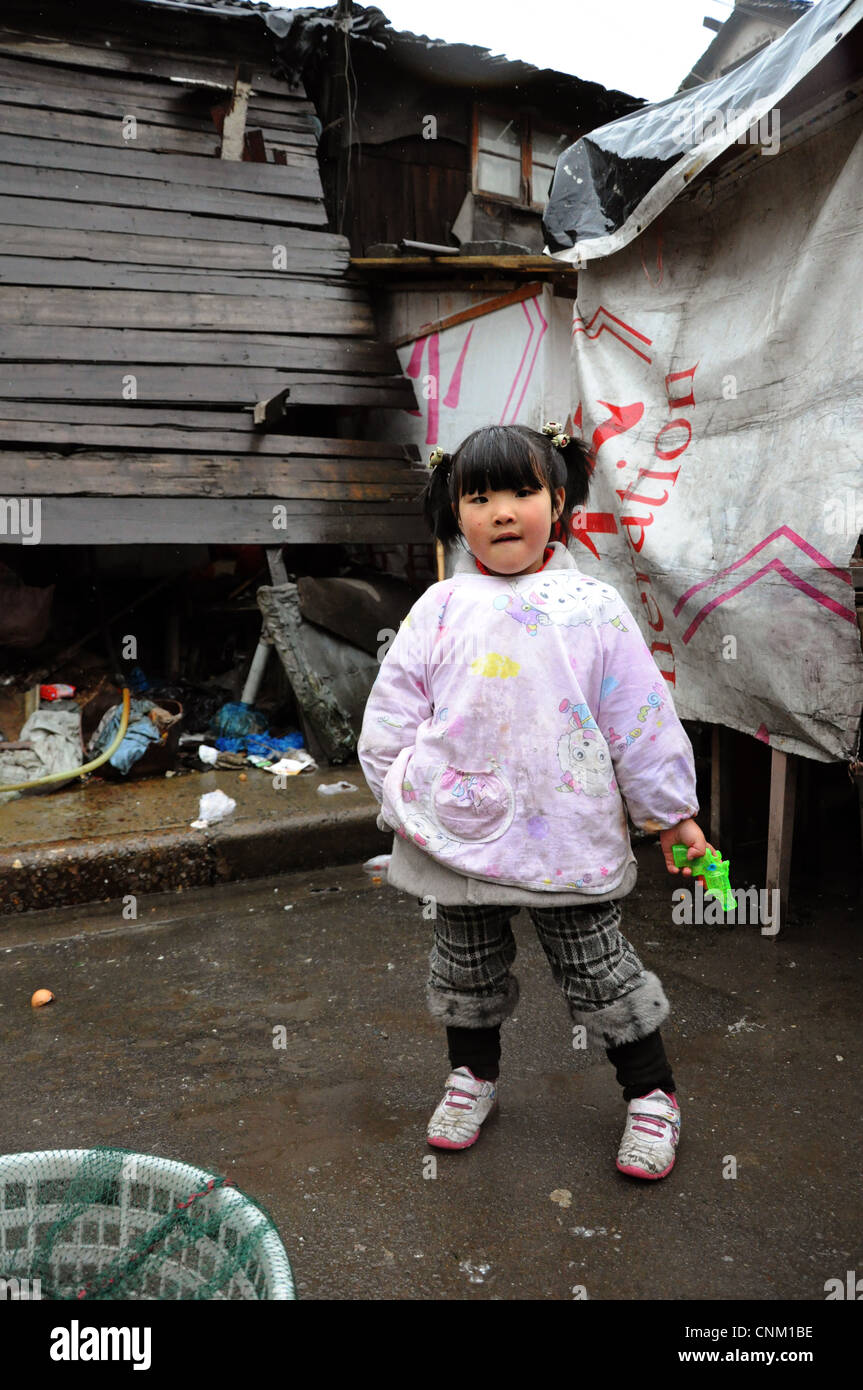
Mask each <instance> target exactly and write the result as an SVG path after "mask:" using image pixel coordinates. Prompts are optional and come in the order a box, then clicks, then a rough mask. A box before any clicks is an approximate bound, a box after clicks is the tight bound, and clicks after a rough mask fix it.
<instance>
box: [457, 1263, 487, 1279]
mask: <svg viewBox="0 0 863 1390" xmlns="http://www.w3.org/2000/svg"><path fill="white" fill-rule="evenodd" d="M459 1269H460V1270H461V1272H462V1274H466V1275H467V1276H468V1283H470V1284H484V1283H485V1276H486V1275H487V1274H488V1273H489V1271H490V1270H491V1265H487V1264H481V1265H474V1264H471V1262H470V1260H462V1261H461V1262H460V1264H459Z"/></svg>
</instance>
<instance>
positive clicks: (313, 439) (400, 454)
mask: <svg viewBox="0 0 863 1390" xmlns="http://www.w3.org/2000/svg"><path fill="white" fill-rule="evenodd" d="M52 415H53V416H54V417H55V418H54V420H53V424H55V425H60V426H66V425H68V424H71V425H73V426H75V427H76V428H81V429H90V428H92V429H94V430H96V431H98V430H99V429H100V428H101V427H102V426H108V425H111V426H118V427H120V428H124V427H131V426H137V427H138V433H137V448H138V451H139V452H140V450H141V449H142V441H143V439H144V438H145V435H146V438H147V439H149V438H150V437H151V436H150V433H149V431H150V430H151V429H152V428H156V427H162V428H166V429H167V428H171V429H173V430H174V431H175V434H176V437H175V438H172V439H171V441H170V444H169V446H168V447H170V448H171V449H172V450H174V449H176V448H180V449H188V448H192V449H195V448H196V447H197V445H198V442H199V440H200V439H201V438H202V437H203V434H205V433H206V431H207V430H211V431H214V432H215V431H218V436H219V438H221V436H222V435H224V434H230V433H233V438H232V439H231V441H230V447H231V449H232V451H233V452H234V453H236V454H243V453H247V452H254V453H262V454H266V453H279V454H281V455H282V456H283V457H288V456H290V457H297V458H300V457H308V458H332V459H342V458H357V459H363V460H365V461H366V462H368V461H369V460H379V461H382V462H392V461H398V462H399V463H400V466H408V465H413V464H414V463H415V462H416V461H417V460H419V457H420V452H419V449H418V448H417V446H416V444H398V443H395V442H393V441H391V440H379V439H328V438H327V437H326V436H323V435H301V434H278V435H276V434H272V435H269V436H264V435H261V434H259V433H258V432H257V431H256V430H255V429H254V428H253V425H252V414H251V411H242V410H237V411H233V412H229V411H221V410H201V411H192V410H181V409H179V408H177V407H171V406H159V407H158V410H155V409H154V408H153V407H152V406H151V407H149V408H148V409H145V408H144V407H143V406H138V405H123V406H120V405H116V406H103V405H74V404H72V405H70V404H67V403H65V402H64V403H62V404H58V403H56V402H54V403H52V404H45V403H42V402H38V401H35V402H34V401H5V402H4V403H3V408H2V415H0V418H2V419H3V420H5V421H6V422H7V423H16V422H20V421H26V420H28V418H29V419H30V423H31V424H35V425H39V424H44V425H50V424H51V423H52V421H51V418H50V417H51V416H52ZM49 437H50V436H46V439H47V438H49ZM190 441H191V442H190ZM81 442H82V443H86V442H89V441H88V439H87V436H86V435H85V434H82V436H81ZM271 446H272V447H271ZM202 447H208V446H202ZM58 457H60V455H58ZM421 466H422V467H423V468H425V467H426V465H425V464H422V465H421Z"/></svg>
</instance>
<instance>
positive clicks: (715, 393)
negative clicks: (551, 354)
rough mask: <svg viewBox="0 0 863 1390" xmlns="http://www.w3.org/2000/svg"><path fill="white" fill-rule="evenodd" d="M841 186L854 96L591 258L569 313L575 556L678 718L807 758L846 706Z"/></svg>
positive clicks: (860, 241)
mask: <svg viewBox="0 0 863 1390" xmlns="http://www.w3.org/2000/svg"><path fill="white" fill-rule="evenodd" d="M861 187H863V133H861V122H860V119H859V113H858V114H855V112H854V111H853V109H852V110H849V111H847V112H846V114H845V115H844V117H843V118H842V119H837V120H835V121H834V123H833V124H832V125H829V126H825V127H821V128H818V127H816V128H814V129H813V131H812V133H811V134H810V136H809V138H808V139H806V140H805V141H802V142H800V143H797V144H792V145H790V146H789V148H787V149H785V148H783V150H782V152H781V153H780V155H779V156H778V157H777V158H769V159H768V158H761V157H758V158H757V159H755V160H754V161H753V163H752V164H751V165H750V166H749V169H748V172H747V173H746V175H745V177H744V178H741V179H739V180H737V181H736V182H733V181H731V180H729V181H728V182H727V183H726V184H725V186H724V188H715V187H713V186H712V182H707V183H705V186H704V187H703V189H702V191H701V193H700V194H697V195H696V196H694V197H693V198H691V199H678V200H677V201H676V202H675V203H674V204H673V205H672V206H671V207H669V208H668V209H667V210H666V211H665V213H664V214H663V219H662V236H661V238H660V235H659V230H658V229H657V228H651V229H649V230H648V231H647V232H646V233H644V234H643V235H642V236H641V237H639V238H638V239H637V240H635V241H633V242H631V243H630V244H629V245H628V246H625V247H623V249H622V250H620V251H618V252H617V254H616V255H614V256H608V257H605V258H603V259H601V260H595V261H591V262H590V264H589V265H588V266H587V267H586V269H584V270H583V271H581V272H580V274H579V286H578V301H577V303H576V304H574V305H573V308H572V321H571V332H572V337H571V344H572V353H571V363H572V380H571V385H570V390H571V393H572V394H571V399H572V403H573V414H574V417H575V423H576V427H577V428H578V427H580V428H581V432H582V434H583V435H584V437H585V438H586V439H587V440H589V441H592V443H593V445H594V448H595V450H596V456H597V467H596V472H595V474H594V479H593V482H592V484H591V493H590V513H589V514H588V516H587V518H586V523H585V526H584V529H583V530H580V531H576V532H575V533H574V536H573V540H572V542H571V544H572V546H573V549H574V550H575V553H576V559H577V562H578V563H579V565H580V566H582V568H584V569H586V570H587V571H588V572H590V573H597V574H601V575H602V576H603V577H605V578H607V579H608V580H609V581H610V582H611V583H613V584H614V585H615V586H616V587H617V588H619V589H620V590H621V592H622V593H623V595H624V597H625V599H626V601H627V603H628V605H629V607H630V609H631V610H632V611H633V612H634V613H636V614H639V615H640V624H641V628H642V632H643V634H644V636H645V638H646V640H647V642H648V645H650V646H651V647H652V649H653V653H654V657H655V659H656V661H657V664H658V665H659V667H660V670H661V671H662V672H663V674H664V675H665V677H666V679H667V680H668V681H669V684H670V688H671V689H672V690H673V692H674V701H675V705H676V707H677V712H678V714H679V715H681V716H682V717H684V718H688V719H699V720H706V721H707V722H709V723H713V724H719V725H724V726H726V727H728V728H733V729H738V730H741V731H742V732H744V733H748V734H750V735H754V736H755V737H756V738H758V739H760V740H761V741H762V742H763V743H765V744H768V745H769V746H770V747H772V748H776V749H778V750H779V751H780V752H785V753H796V754H802V755H804V756H808V757H812V758H816V759H819V760H823V761H833V760H835V761H845V760H850V758H851V757H852V756H853V752H854V747H855V742H856V737H857V730H858V724H859V719H860V706H861V700H863V655H861V650H860V634H859V631H858V627H857V621H856V615H855V604H854V588H853V583H852V576H851V572H850V566H849V561H850V559H851V555H852V552H853V550H854V547H855V544H856V541H857V536H858V533H859V531H860V528H861V524H863V506H861V502H860V460H859V453H860V420H861V417H863V379H861V374H860V347H859V332H858V334H857V337H856V338H855V319H854V314H855V309H856V304H857V301H858V299H859V286H860V266H861V264H863V225H861V221H860V215H859V201H860V188H861ZM620 732H621V733H623V732H628V731H624V730H622V729H621V730H620ZM632 732H633V733H635V734H638V732H639V728H638V724H637V721H633V727H632Z"/></svg>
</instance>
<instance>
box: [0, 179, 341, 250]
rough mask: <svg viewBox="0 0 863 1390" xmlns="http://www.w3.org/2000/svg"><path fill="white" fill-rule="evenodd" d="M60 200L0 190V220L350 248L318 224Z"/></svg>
mask: <svg viewBox="0 0 863 1390" xmlns="http://www.w3.org/2000/svg"><path fill="white" fill-rule="evenodd" d="M82 202H83V203H84V206H80V205H79V204H78V203H75V202H68V201H67V202H61V201H59V200H57V199H55V198H53V197H44V198H43V197H29V196H27V194H26V192H25V194H24V196H21V197H6V196H4V195H3V194H2V193H0V221H2V222H4V223H8V224H9V225H14V226H28V227H55V228H58V229H60V228H65V227H68V228H70V229H74V230H79V231H80V230H84V231H86V230H87V229H88V228H91V227H92V228H93V229H94V230H102V231H108V232H123V233H136V234H139V235H143V236H147V235H151V236H164V237H171V238H174V237H177V238H180V239H186V238H197V239H200V240H202V241H214V242H216V241H221V242H231V243H234V244H244V245H245V244H248V245H250V246H251V245H253V246H265V247H268V248H269V249H270V252H272V248H273V246H290V247H291V248H296V247H315V246H317V245H318V244H320V245H321V247H322V248H325V247H326V248H328V249H334V250H341V249H342V248H349V243H348V240H347V238H346V237H343V236H339V235H338V233H336V232H328V231H326V230H324V229H323V228H318V227H298V226H295V225H291V224H290V223H288V222H282V221H280V220H278V219H276V221H274V222H256V221H247V220H245V219H237V220H234V221H231V220H230V219H229V218H221V217H210V216H207V215H206V214H204V215H202V214H200V213H196V212H175V211H173V210H172V211H171V212H166V211H163V210H160V209H151V208H148V209H136V208H126V207H111V206H110V205H106V204H99V203H95V204H92V205H90V204H87V203H86V200H85V199H84V200H82Z"/></svg>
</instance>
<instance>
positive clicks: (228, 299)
mask: <svg viewBox="0 0 863 1390" xmlns="http://www.w3.org/2000/svg"><path fill="white" fill-rule="evenodd" d="M178 323H181V324H183V326H184V328H187V329H190V328H200V329H205V330H210V331H213V330H219V331H220V332H245V333H254V332H255V330H256V329H260V330H261V331H262V332H270V333H277V332H282V333H302V332H304V331H307V332H308V331H311V332H314V333H316V334H321V335H327V336H328V335H330V334H336V335H337V336H338V335H341V336H348V335H351V334H356V335H357V336H359V337H371V336H372V335H373V333H374V331H375V325H374V320H373V317H372V313H371V309H370V308H369V306H368V305H367V304H362V303H356V304H352V303H349V302H345V301H343V300H338V299H322V300H313V299H310V300H303V299H297V300H294V301H292V302H286V301H285V300H283V299H282V298H279V299H259V298H255V297H253V296H250V297H249V298H248V299H246V298H244V297H242V296H239V295H215V294H145V293H141V294H129V293H125V292H123V291H116V290H73V289H22V288H15V289H14V290H13V289H9V288H6V289H0V324H10V325H12V324H21V325H24V324H32V325H36V324H56V325H57V326H58V327H63V326H67V327H88V328H111V327H115V328H128V327H129V326H130V325H137V326H138V327H139V328H161V329H166V330H170V329H171V328H172V327H173V326H174V325H175V324H178Z"/></svg>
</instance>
